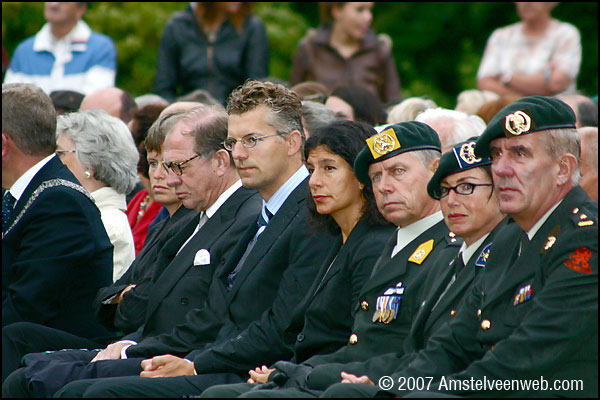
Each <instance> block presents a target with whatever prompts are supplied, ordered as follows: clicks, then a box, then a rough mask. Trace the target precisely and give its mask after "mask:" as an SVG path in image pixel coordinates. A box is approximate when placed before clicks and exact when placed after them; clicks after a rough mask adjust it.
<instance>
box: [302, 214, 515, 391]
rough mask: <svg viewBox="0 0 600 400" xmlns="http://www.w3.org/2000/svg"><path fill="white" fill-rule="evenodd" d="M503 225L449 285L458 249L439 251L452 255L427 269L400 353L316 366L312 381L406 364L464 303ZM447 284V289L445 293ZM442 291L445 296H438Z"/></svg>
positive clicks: (374, 376) (373, 373) (375, 373)
mask: <svg viewBox="0 0 600 400" xmlns="http://www.w3.org/2000/svg"><path fill="white" fill-rule="evenodd" d="M505 225H506V219H504V220H503V221H502V222H500V223H499V224H498V225H497V226H496V227H495V228H494V229H493V230H492V231H491V232H490V234H489V235H488V236H487V238H485V240H484V241H483V242H482V243H481V244H480V245H479V247H478V248H477V250H476V251H475V252H474V253H473V256H472V257H471V258H470V260H469V262H468V263H467V265H465V266H464V267H463V268H461V269H460V270H459V271H458V273H457V274H456V279H455V281H454V282H453V283H452V285H450V286H449V287H448V284H449V282H450V280H451V278H452V275H453V274H454V273H455V268H454V264H455V263H456V262H459V261H458V257H459V255H458V254H457V250H458V248H457V247H455V246H452V247H448V248H446V249H445V250H444V251H443V252H441V253H440V255H439V257H438V259H439V260H440V262H444V261H446V260H448V259H449V258H451V257H453V258H452V261H450V263H449V264H448V266H446V267H445V268H443V269H436V268H433V269H430V271H429V275H428V277H427V279H426V280H425V283H424V285H425V293H426V299H425V300H424V301H423V302H422V303H421V306H420V308H419V311H418V313H417V315H416V316H415V318H414V319H413V323H412V326H411V328H410V333H409V335H408V337H407V338H406V339H405V340H404V344H403V351H402V352H401V353H388V354H384V355H381V356H376V357H372V358H370V359H369V360H367V361H366V362H354V363H350V364H327V365H322V366H318V367H316V368H315V369H314V371H313V372H312V373H311V380H313V381H315V379H316V377H317V375H324V376H323V377H320V378H319V381H323V384H321V386H323V387H325V386H326V383H325V382H327V381H326V376H329V384H330V385H332V384H334V383H337V382H339V381H340V372H342V371H345V372H349V373H352V374H355V375H357V376H360V375H368V376H369V378H370V379H371V381H373V382H378V381H379V379H380V378H381V377H382V376H387V375H389V374H390V373H391V372H392V371H394V370H397V369H398V368H399V366H400V365H406V364H407V363H408V362H409V361H410V360H412V359H413V358H414V356H415V355H416V352H417V351H418V350H420V349H422V348H423V347H424V346H425V344H426V342H427V339H428V338H429V337H430V336H431V335H432V334H433V333H434V332H435V331H437V330H438V329H439V328H440V327H441V326H442V325H444V324H445V323H448V322H449V321H450V320H451V319H452V318H453V317H454V315H456V310H457V309H458V308H459V306H460V305H461V304H462V303H463V301H464V298H465V297H466V294H467V293H468V292H469V289H470V288H471V286H472V284H473V282H474V281H475V279H476V277H477V276H479V274H480V273H481V272H482V271H483V270H484V268H485V265H486V262H487V259H488V257H489V253H490V249H491V246H492V244H493V241H494V238H495V236H496V234H497V233H498V232H499V231H500V230H501V229H502V228H503V227H504V226H505ZM447 287H448V289H447V291H446V293H444V291H445V290H446V288H447ZM442 293H444V295H443V297H442V298H441V299H440V295H442ZM438 299H439V302H438ZM436 302H437V304H436ZM434 306H435V307H434Z"/></svg>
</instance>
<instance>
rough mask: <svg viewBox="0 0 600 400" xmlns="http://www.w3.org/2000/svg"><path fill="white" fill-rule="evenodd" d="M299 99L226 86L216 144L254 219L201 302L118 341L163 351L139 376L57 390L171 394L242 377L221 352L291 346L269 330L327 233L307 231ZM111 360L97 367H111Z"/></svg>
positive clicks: (315, 261) (254, 355)
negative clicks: (258, 202)
mask: <svg viewBox="0 0 600 400" xmlns="http://www.w3.org/2000/svg"><path fill="white" fill-rule="evenodd" d="M300 107H301V103H300V100H299V99H298V97H297V96H296V95H295V94H293V93H291V92H289V90H287V89H285V88H284V87H283V86H281V85H275V84H272V83H261V82H257V81H249V82H247V83H246V84H245V85H243V86H242V87H240V88H238V89H237V90H236V91H234V93H232V95H231V98H230V99H229V103H228V112H229V115H230V117H229V137H228V138H227V140H226V141H225V143H224V144H225V148H226V149H228V150H230V151H231V155H232V157H233V159H234V161H235V164H236V167H237V170H238V173H239V174H240V177H241V179H242V183H243V185H244V187H247V188H255V189H257V190H258V192H259V193H260V195H261V197H262V198H263V209H262V212H261V214H260V216H259V218H258V221H257V224H256V225H254V226H252V227H251V228H250V229H248V231H247V232H246V233H245V235H244V236H243V239H242V240H241V241H240V242H239V243H238V245H237V246H236V248H235V249H234V250H233V253H232V254H231V257H228V258H227V260H225V262H224V263H222V264H221V265H220V266H219V267H218V269H217V271H216V274H215V278H214V279H213V282H212V283H211V287H210V289H209V295H208V297H207V303H206V305H205V306H204V307H203V308H202V309H198V310H194V311H192V312H191V313H189V314H188V315H187V322H186V324H184V325H179V326H177V327H175V328H174V329H173V330H172V331H171V333H170V334H168V335H159V336H154V337H151V338H148V339H146V340H143V341H142V342H140V343H138V344H136V345H133V346H131V347H128V348H127V349H126V350H125V351H124V353H125V354H124V355H126V356H127V357H151V356H155V355H163V354H171V355H166V356H159V357H154V358H151V359H147V360H145V361H144V362H143V363H142V366H143V367H142V368H143V371H142V373H141V377H137V376H132V377H122V378H114V379H99V380H82V381H78V382H72V383H71V384H69V385H67V386H66V387H65V388H63V390H61V392H60V393H57V395H66V396H72V395H81V394H82V393H80V392H81V391H85V390H86V388H87V387H88V386H89V385H94V384H99V385H100V386H99V388H100V389H102V385H104V384H109V385H111V386H113V385H114V386H113V387H111V389H110V390H111V391H112V390H113V388H114V390H116V391H117V392H119V395H122V396H144V397H147V396H149V395H153V396H159V397H164V396H173V395H175V394H176V393H179V392H181V393H183V394H187V393H188V392H189V390H190V388H193V392H195V393H198V392H201V391H202V390H203V388H205V387H208V386H210V385H213V384H216V383H226V382H242V381H243V380H244V378H245V376H246V374H247V367H246V366H245V365H244V366H243V370H238V367H237V366H236V365H232V364H231V363H230V362H229V361H228V355H231V354H239V355H240V356H241V357H243V358H247V359H253V360H257V359H264V360H265V362H272V361H275V360H277V359H281V358H289V357H290V356H291V355H292V351H291V349H287V348H283V349H276V350H277V351H273V349H271V346H270V343H271V342H272V339H271V338H274V337H276V336H278V335H279V334H280V332H282V331H283V330H284V329H285V328H286V327H287V325H288V324H289V322H290V318H291V313H292V310H293V309H294V307H295V306H296V305H297V304H298V303H299V302H300V300H301V299H302V297H303V295H304V294H305V292H306V291H307V290H308V288H309V287H310V285H311V284H312V280H313V279H314V276H315V275H316V273H317V270H318V267H319V265H320V261H321V258H322V257H323V254H326V252H327V251H328V250H329V246H330V245H331V244H330V243H331V240H329V239H330V236H329V235H319V236H315V235H312V234H311V233H309V231H308V227H307V226H306V221H305V219H306V213H307V209H306V205H305V199H306V196H307V193H308V185H307V181H308V171H307V170H306V167H304V165H303V160H302V146H303V141H304V138H303V134H302V125H301V117H300ZM184 161H185V160H184ZM187 162H189V161H187ZM183 164H184V162H183V161H182V162H181V165H182V166H183ZM176 356H185V359H183V358H179V357H176ZM110 362H111V363H118V361H110ZM117 368H119V367H118V366H115V367H114V369H111V371H108V372H107V374H106V375H102V376H114V371H115V370H116V369H117ZM142 368H140V366H139V364H138V365H137V367H136V368H130V369H129V370H125V369H121V370H120V374H121V375H138V374H140V371H141V370H142ZM229 371H235V373H229ZM182 375H189V376H182ZM194 375H197V376H194ZM145 377H155V378H157V379H144V378H145ZM71 391H73V392H75V393H72V392H71ZM122 391H126V392H127V393H124V392H122ZM86 395H87V394H86ZM91 395H94V394H91Z"/></svg>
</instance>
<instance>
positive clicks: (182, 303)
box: [181, 297, 190, 306]
mask: <svg viewBox="0 0 600 400" xmlns="http://www.w3.org/2000/svg"><path fill="white" fill-rule="evenodd" d="M189 302H190V301H189V300H188V298H187V297H183V298H182V299H181V305H182V306H187V305H188V303H189Z"/></svg>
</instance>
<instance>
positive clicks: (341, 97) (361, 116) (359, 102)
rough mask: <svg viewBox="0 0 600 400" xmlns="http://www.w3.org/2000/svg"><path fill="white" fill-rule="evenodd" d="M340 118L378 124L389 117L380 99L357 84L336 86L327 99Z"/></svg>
mask: <svg viewBox="0 0 600 400" xmlns="http://www.w3.org/2000/svg"><path fill="white" fill-rule="evenodd" d="M325 105H326V106H327V108H329V109H330V110H332V111H333V112H334V113H335V114H336V116H337V117H338V118H341V119H347V120H349V121H358V122H364V123H367V124H369V125H371V126H377V125H379V124H380V123H382V122H384V121H385V120H386V118H387V116H386V115H385V111H384V109H383V108H382V107H381V104H380V103H379V100H377V98H376V97H375V96H373V95H372V94H371V93H370V92H369V91H368V90H367V89H364V88H362V87H360V86H355V85H343V86H338V87H336V88H335V89H334V90H333V92H331V94H330V95H329V97H327V100H326V101H325Z"/></svg>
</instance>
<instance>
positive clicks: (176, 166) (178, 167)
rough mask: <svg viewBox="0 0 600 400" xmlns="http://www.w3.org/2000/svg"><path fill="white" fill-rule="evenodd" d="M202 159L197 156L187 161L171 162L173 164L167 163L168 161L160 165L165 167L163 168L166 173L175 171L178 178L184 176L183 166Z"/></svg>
mask: <svg viewBox="0 0 600 400" xmlns="http://www.w3.org/2000/svg"><path fill="white" fill-rule="evenodd" d="M198 157H200V154H196V155H195V156H194V157H192V158H188V159H187V160H185V161H171V162H166V161H164V160H163V161H161V162H160V165H162V166H163V168H164V169H165V171H167V174H168V173H169V170H171V171H173V173H174V174H175V175H177V176H181V175H183V166H184V165H185V164H187V163H189V162H190V161H192V160H193V159H194V158H198Z"/></svg>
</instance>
